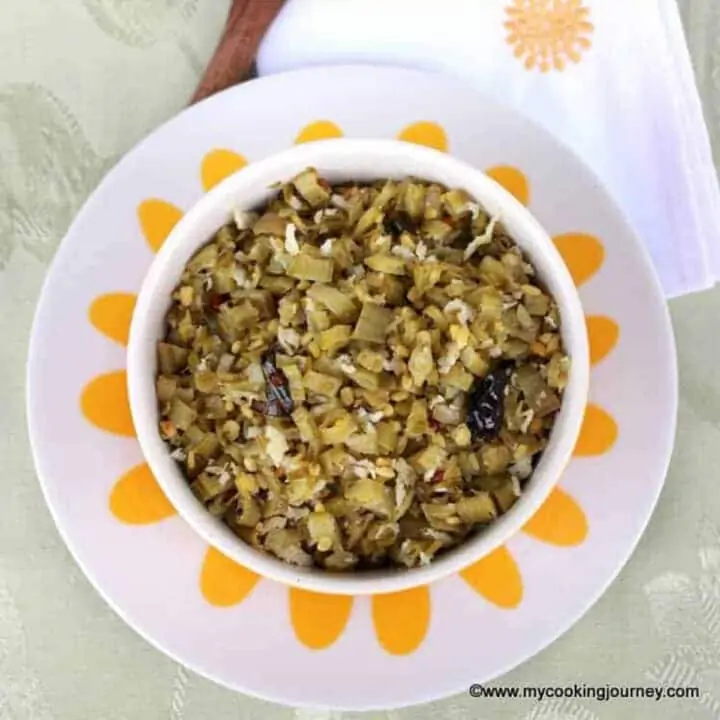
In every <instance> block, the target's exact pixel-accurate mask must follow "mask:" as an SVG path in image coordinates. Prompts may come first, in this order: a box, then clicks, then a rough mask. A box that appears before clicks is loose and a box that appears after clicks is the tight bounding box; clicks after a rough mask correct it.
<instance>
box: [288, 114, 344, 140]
mask: <svg viewBox="0 0 720 720" xmlns="http://www.w3.org/2000/svg"><path fill="white" fill-rule="evenodd" d="M344 134H345V133H343V131H342V130H341V129H340V128H339V127H338V126H337V125H336V124H335V123H334V122H331V121H330V120H317V121H315V122H312V123H310V124H309V125H306V126H305V127H304V128H303V129H302V130H301V131H300V133H299V134H298V136H297V137H296V138H295V144H296V145H300V144H301V143H307V142H313V141H314V140H332V139H333V138H341V137H342V136H343V135H344Z"/></svg>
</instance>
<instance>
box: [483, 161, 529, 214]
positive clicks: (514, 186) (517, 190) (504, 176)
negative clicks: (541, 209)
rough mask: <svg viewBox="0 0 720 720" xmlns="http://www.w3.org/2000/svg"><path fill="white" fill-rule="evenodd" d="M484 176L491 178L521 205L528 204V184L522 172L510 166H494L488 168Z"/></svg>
mask: <svg viewBox="0 0 720 720" xmlns="http://www.w3.org/2000/svg"><path fill="white" fill-rule="evenodd" d="M485 174H486V175H488V176H489V177H491V178H492V179H493V180H494V181H495V182H496V183H497V184H498V185H502V186H503V187H504V188H505V189H506V190H507V191H508V192H509V193H510V194H511V195H514V196H515V198H516V199H517V200H519V201H520V202H521V203H522V204H523V205H528V204H529V203H530V183H529V182H528V179H527V178H526V177H525V173H523V172H522V170H518V169H517V168H516V167H512V166H511V165H496V166H495V167H491V168H488V169H487V170H486V171H485Z"/></svg>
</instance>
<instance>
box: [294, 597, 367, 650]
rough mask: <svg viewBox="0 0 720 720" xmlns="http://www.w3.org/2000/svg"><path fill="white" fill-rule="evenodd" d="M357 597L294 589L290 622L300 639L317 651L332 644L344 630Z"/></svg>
mask: <svg viewBox="0 0 720 720" xmlns="http://www.w3.org/2000/svg"><path fill="white" fill-rule="evenodd" d="M352 606H353V599H352V597H350V596H348V595H327V594H325V593H316V592H308V591H307V590H298V589H297V588H291V589H290V622H291V623H292V626H293V630H295V635H296V636H297V639H298V640H299V641H300V642H301V643H303V645H307V647H309V648H312V649H313V650H323V649H324V648H327V647H330V645H332V644H333V643H334V642H335V641H336V640H337V639H338V638H339V637H340V636H341V635H342V633H343V630H345V626H346V625H347V622H348V619H349V618H350V611H351V610H352Z"/></svg>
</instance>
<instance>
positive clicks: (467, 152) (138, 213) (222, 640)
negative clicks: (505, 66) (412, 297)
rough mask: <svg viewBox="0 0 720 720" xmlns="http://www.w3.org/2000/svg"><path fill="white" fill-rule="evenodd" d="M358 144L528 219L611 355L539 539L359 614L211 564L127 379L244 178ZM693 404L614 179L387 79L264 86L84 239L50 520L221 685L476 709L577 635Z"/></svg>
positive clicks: (352, 701) (207, 122)
mask: <svg viewBox="0 0 720 720" xmlns="http://www.w3.org/2000/svg"><path fill="white" fill-rule="evenodd" d="M340 133H343V134H344V135H346V136H348V137H397V136H402V137H404V138H405V139H410V140H414V141H417V142H424V143H427V144H431V145H434V146H444V147H447V149H448V150H449V152H451V153H453V154H456V155H457V156H459V157H461V158H463V159H464V160H466V161H469V162H471V163H473V164H475V165H477V166H478V167H481V168H483V169H487V170H490V171H491V174H492V175H493V176H494V177H495V178H496V179H498V180H500V181H501V182H502V183H503V184H505V185H506V187H508V188H509V189H510V190H511V191H513V192H514V193H515V194H516V195H517V196H518V197H520V198H521V199H523V200H524V201H526V202H528V204H529V207H530V208H531V210H532V211H533V213H534V214H535V215H536V217H537V218H538V219H539V220H540V221H541V222H542V223H543V224H544V225H545V227H546V229H547V230H548V231H549V232H550V234H551V235H553V236H554V237H555V238H556V240H557V243H558V246H559V247H560V249H561V251H562V252H563V255H564V256H565V257H566V260H567V262H568V264H569V266H570V268H571V270H572V272H573V273H574V276H575V277H576V279H577V281H578V283H579V284H580V283H582V287H581V297H582V301H583V306H584V308H585V311H586V314H587V315H588V316H589V317H590V318H591V319H590V321H589V327H590V329H591V332H590V336H591V347H592V348H593V351H594V353H595V354H596V356H597V358H596V359H597V362H596V363H595V364H594V366H593V369H592V373H591V375H592V377H591V406H590V409H589V411H588V413H587V416H586V424H585V427H584V430H583V433H582V435H581V440H580V443H579V446H578V449H577V452H576V457H575V458H574V459H573V461H572V462H571V463H570V465H569V466H568V468H567V470H566V472H565V474H564V476H563V479H562V481H561V483H560V488H559V489H558V490H556V491H555V493H554V494H553V495H552V497H551V498H550V500H549V501H548V502H547V503H546V505H545V506H544V508H543V509H542V510H541V511H540V512H539V513H538V515H536V516H535V518H534V519H533V520H532V521H531V522H530V523H529V524H528V526H526V528H525V529H524V531H523V532H522V533H520V534H519V535H518V536H516V537H514V538H513V539H512V540H511V541H510V542H509V543H508V545H507V546H506V548H504V549H502V550H500V551H498V552H496V553H494V554H493V555H492V556H491V557H489V558H487V559H486V560H484V561H482V562H481V563H480V564H478V565H477V566H475V567H473V568H470V569H468V570H467V571H464V572H463V573H462V574H461V575H459V576H456V577H453V578H450V579H448V580H445V581H443V582H440V583H437V584H436V585H433V586H431V587H429V588H422V589H419V590H411V591H408V592H404V593H399V594H397V595H393V596H381V597H374V598H356V599H354V600H353V599H351V598H342V597H331V596H319V595H311V594H308V593H305V592H302V591H290V590H288V589H286V588H285V587H283V586H281V585H278V584H275V583H272V582H270V581H268V580H259V579H258V578H257V577H255V576H253V575H252V574H251V573H250V572H249V571H246V570H244V569H242V568H239V567H238V566H236V565H233V564H232V563H230V562H229V561H227V560H225V559H224V558H223V557H222V556H219V555H218V554H217V553H216V552H214V551H208V548H207V547H206V545H205V544H204V542H203V541H202V540H201V539H200V538H199V537H197V536H196V535H195V534H194V533H193V532H192V531H191V530H190V529H189V527H187V526H186V525H185V524H184V523H183V522H182V521H181V520H180V519H179V518H178V517H177V516H175V515H174V513H173V510H172V508H171V507H170V506H169V504H168V503H167V500H165V498H164V496H163V495H162V493H161V492H160V491H159V489H158V488H157V485H156V484H155V483H154V481H153V479H152V478H151V477H150V476H149V473H147V472H145V471H144V469H143V464H142V463H143V459H142V456H141V453H140V449H139V446H138V444H137V442H136V440H135V439H134V437H133V431H132V423H131V422H130V419H129V412H128V408H127V392H126V388H125V378H124V367H125V350H124V344H123V341H124V340H125V338H126V332H127V327H128V323H129V317H130V313H131V311H132V304H133V293H135V292H137V290H138V289H139V287H140V284H141V281H142V277H143V275H144V273H145V272H146V270H147V268H148V266H149V264H150V262H151V260H152V250H151V248H152V247H153V246H154V247H157V246H159V244H160V243H161V242H162V239H163V237H164V236H165V235H166V234H167V232H169V229H170V227H171V226H172V223H173V222H174V221H176V220H177V218H178V217H179V216H180V214H181V212H182V209H187V208H189V207H190V206H191V205H192V204H193V203H194V202H195V201H196V200H197V199H198V198H199V197H200V196H201V194H202V193H203V190H204V187H207V186H209V185H211V184H212V183H214V182H216V181H217V180H219V179H220V178H221V177H223V176H224V175H226V174H227V173H228V172H230V171H232V170H235V169H237V168H238V167H240V166H241V165H242V163H243V162H244V160H245V159H247V161H248V162H252V161H253V160H256V159H258V158H261V157H264V156H266V155H268V154H270V153H273V152H275V151H278V150H280V149H282V148H285V147H287V146H288V145H290V144H292V143H293V142H296V141H299V140H310V139H313V138H317V137H327V136H333V135H335V136H337V135H338V134H340ZM238 153H239V154H241V155H242V156H244V157H240V156H239V155H238ZM600 356H602V357H600ZM676 406H677V372H676V366H675V350H674V344H673V338H672V332H671V328H670V323H669V319H668V314H667V311H666V307H665V303H664V300H663V298H662V296H661V293H660V290H659V286H658V284H657V282H656V280H655V277H654V275H653V271H652V268H651V265H650V262H649V260H648V258H647V256H646V254H645V251H644V249H643V248H642V246H641V245H640V243H639V242H638V240H637V239H636V238H635V237H634V235H633V234H632V232H631V231H630V229H629V228H628V226H627V224H626V223H625V221H624V220H623V218H622V216H621V215H620V213H619V212H618V210H617V208H616V207H615V205H614V204H613V203H612V202H611V201H610V199H609V198H608V196H607V194H606V193H605V191H604V190H603V189H602V188H601V187H600V185H599V184H598V182H597V181H596V179H595V178H594V176H593V175H592V174H591V173H590V172H589V171H588V170H587V169H586V168H585V167H584V166H583V165H582V164H581V163H580V162H579V161H578V160H577V159H576V158H575V157H574V156H573V155H572V154H571V153H570V152H569V151H568V150H567V149H565V148H564V147H563V146H562V145H560V144H559V143H558V142H557V141H555V140H554V139H553V138H551V137H550V136H549V135H547V134H546V133H545V132H543V131H541V130H540V129H538V128H537V127H535V126H534V125H532V124H531V123H529V122H528V121H527V120H526V119H524V118H523V117H520V116H518V115H517V114H515V113H514V112H513V111H511V110H509V109H508V108H505V107H500V106H498V105H497V104H495V103H494V102H491V101H489V100H487V99H486V98H483V97H481V96H478V95H475V94H474V93H472V92H471V91H469V90H468V89H467V88H466V87H465V86H463V85H460V84H457V83H456V82H455V81H452V80H449V79H448V78H446V77H441V76H435V75H425V74H422V73H417V72H412V71H406V70H399V69H389V68H385V69H383V68H364V67H354V68H319V69H312V70H305V71H300V72H295V73H290V74H287V75H279V76H274V77H270V78H266V79H263V80H259V81H254V82H251V83H248V84H246V85H241V86H239V87H236V88H233V89H232V90H229V91H227V92H225V93H223V94H221V95H218V96H216V97H214V98H211V99H210V100H208V101H206V102H205V103H202V104H200V105H198V106H195V107H193V108H190V109H189V110H186V111H185V112H183V113H182V114H181V115H179V116H178V117H177V118H175V119H174V120H172V121H170V122H169V123H167V124H166V125H164V126H163V127H162V128H160V129H159V130H157V131H156V132H154V133H153V134H152V135H151V136H150V137H149V138H148V139H147V140H145V141H144V142H143V143H141V144H140V145H139V146H138V147H137V148H135V149H134V150H133V151H132V152H131V153H129V154H128V155H127V156H126V157H125V158H124V159H123V160H122V161H121V162H120V164H119V165H118V166H117V167H116V168H115V169H114V170H113V171H112V172H111V173H110V174H109V175H108V176H107V177H106V178H105V180H104V181H103V182H102V184H101V185H100V187H99V188H98V189H97V191H96V192H95V193H94V195H93V196H92V197H91V199H90V200H89V201H88V203H87V204H86V206H85V207H84V208H83V210H82V211H81V213H80V214H79V216H78V218H77V220H76V221H75V223H74V224H73V226H72V228H71V229H70V231H69V232H68V235H67V237H66V238H65V240H64V241H63V243H62V246H61V248H60V250H59V251H58V254H57V256H56V258H55V261H54V263H53V265H52V268H51V270H50V272H49V274H48V278H47V281H46V284H45V287H44V289H43V293H42V297H41V300H40V304H39V307H38V311H37V316H36V320H35V326H34V329H33V335H32V339H31V347H30V359H29V367H28V416H29V424H30V434H31V439H32V446H33V451H34V454H35V460H36V463H37V467H38V472H39V476H40V480H41V483H42V486H43V490H44V492H45V496H46V498H47V502H48V505H49V506H50V508H51V510H52V513H53V516H54V518H55V521H56V523H57V525H58V528H59V530H60V532H61V534H62V535H63V537H64V539H65V541H66V542H67V544H68V546H69V547H70V549H71V551H72V553H73V554H74V556H75V558H76V559H77V561H78V563H79V564H80V565H81V567H82V568H83V570H84V571H85V573H86V574H87V576H88V577H89V578H90V580H91V581H92V583H93V584H94V585H95V587H97V589H98V590H99V591H100V593H102V595H103V596H104V597H105V599H106V600H107V601H108V603H110V605H111V606H112V607H113V608H114V609H115V610H116V611H117V612H118V613H119V614H120V615H121V616H122V617H123V618H124V619H125V620H126V621H127V622H128V623H129V624H130V625H131V626H132V627H133V628H135V629H136V630H137V631H138V632H139V633H141V634H142V635H143V636H144V637H145V638H146V639H148V640H149V641H150V642H152V643H153V644H154V645H155V646H156V647H158V648H160V649H161V650H163V651H164V652H166V653H167V654H169V655H170V656H172V657H173V658H175V659H176V660H178V661H179V662H181V663H183V664H185V665H187V666H188V667H190V668H192V669H193V670H195V671H197V672H198V673H201V674H203V675H205V676H207V677H209V678H212V679H214V680H216V681H217V682H220V683H222V684H224V685H227V686H229V687H232V688H236V689H238V690H241V691H243V692H246V693H249V694H252V695H256V696H259V697H262V698H266V699H270V700H275V701H278V702H284V703H287V704H291V705H313V706H324V707H335V708H345V709H358V710H368V709H375V708H390V707H396V706H402V705H409V704H413V703H419V702H423V701H428V700H432V699H435V698H438V697H441V696H444V695H448V694H450V693H454V692H458V691H462V690H466V689H467V688H468V686H469V685H470V684H471V683H473V682H484V681H487V680H489V679H491V678H494V677H496V676H498V675H500V674H502V673H504V672H506V671H508V670H510V669H511V668H513V667H515V666H516V665H518V664H519V663H521V662H523V661H524V660H526V659H527V658H529V657H530V656H532V655H533V654H535V653H536V652H538V651H539V650H540V649H542V648H543V647H545V646H546V645H547V644H548V643H550V642H552V641H553V640H554V639H555V638H557V637H558V636H559V635H560V634H561V633H563V632H565V631H566V630H567V629H568V628H569V627H570V626H571V625H572V624H573V623H574V622H575V621H577V620H578V618H580V617H581V616H582V614H583V613H584V612H585V611H586V610H587V609H588V608H589V607H590V606H591V605H592V604H593V603H594V602H595V601H596V600H597V599H598V597H599V596H600V595H601V593H602V592H603V591H604V590H605V588H606V587H607V586H608V584H609V583H610V582H611V581H612V579H613V578H614V577H615V575H616V574H617V573H618V571H619V570H620V568H621V567H622V566H623V564H624V563H625V562H626V560H627V559H628V557H629V555H630V553H631V552H632V550H633V548H634V547H635V544H636V543H637V541H638V539H639V537H640V535H641V534H642V531H643V529H644V528H645V525H646V523H647V521H648V519H649V517H650V514H651V512H652V510H653V507H654V505H655V502H656V500H657V497H658V495H659V492H660V489H661V487H662V484H663V481H664V478H665V473H666V470H667V466H668V462H669V458H670V453H671V449H672V443H673V438H674V429H675V416H676Z"/></svg>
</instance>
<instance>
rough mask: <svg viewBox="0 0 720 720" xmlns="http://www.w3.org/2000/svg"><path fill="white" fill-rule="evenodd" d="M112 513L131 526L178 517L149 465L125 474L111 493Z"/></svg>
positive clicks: (135, 468)
mask: <svg viewBox="0 0 720 720" xmlns="http://www.w3.org/2000/svg"><path fill="white" fill-rule="evenodd" d="M110 512H111V513H112V514H113V515H114V516H115V517H116V518H117V519H118V520H120V521H121V522H124V523H128V524H129V525H149V524H150V523H156V522H160V520H164V519H165V518H168V517H171V516H173V515H175V508H174V507H173V506H172V505H171V504H170V501H169V500H168V499H167V497H165V493H164V492H163V491H162V490H161V489H160V486H159V485H158V484H157V481H156V480H155V478H154V476H153V474H152V472H150V468H149V467H148V465H147V464H146V463H143V464H142V465H138V466H137V467H134V468H133V469H132V470H130V472H128V473H125V475H123V476H122V477H121V478H120V479H119V480H118V481H117V482H116V483H115V487H114V488H113V489H112V492H111V493H110Z"/></svg>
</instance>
